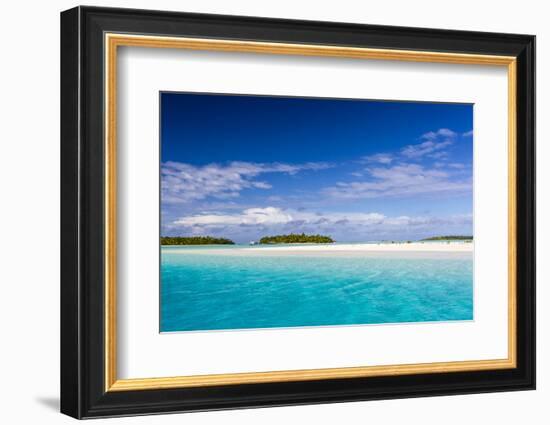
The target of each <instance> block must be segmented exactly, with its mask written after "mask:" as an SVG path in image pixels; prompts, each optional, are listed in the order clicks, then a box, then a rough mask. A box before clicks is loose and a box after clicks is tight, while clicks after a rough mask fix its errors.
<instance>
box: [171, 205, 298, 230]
mask: <svg viewBox="0 0 550 425" xmlns="http://www.w3.org/2000/svg"><path fill="white" fill-rule="evenodd" d="M290 221H292V216H291V215H290V214H287V213H285V212H283V210H282V209H280V208H275V207H267V208H248V209H246V210H244V211H242V212H241V213H239V214H198V215H192V216H188V217H182V218H180V219H178V220H176V221H175V223H174V224H178V225H182V226H190V227H192V226H210V225H257V224H284V223H288V222H290Z"/></svg>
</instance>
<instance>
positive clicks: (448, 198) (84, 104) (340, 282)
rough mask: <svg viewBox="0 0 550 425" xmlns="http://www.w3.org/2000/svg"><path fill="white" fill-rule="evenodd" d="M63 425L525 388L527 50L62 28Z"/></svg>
mask: <svg viewBox="0 0 550 425" xmlns="http://www.w3.org/2000/svg"><path fill="white" fill-rule="evenodd" d="M61 56H62V58H61V80H62V81H61V104H62V107H61V112H62V114H61V115H62V123H61V163H62V170H61V173H62V179H61V192H62V205H61V207H62V208H61V209H62V232H61V239H62V277H61V333H62V335H61V355H62V358H61V366H62V367H61V411H62V412H63V413H65V414H68V415H71V416H73V417H76V418H91V417H104V416H121V415H137V414H148V413H163V412H176V411H181V412H185V411H198V410H214V409H230V408H241V407H259V406H275V405H293V404H307V403H325V402H338V401H352V400H370V399H384V398H398V397H416V396H428V395H449V394H464V393H479V392H489V391H510V390H525V389H534V388H535V220H534V214H535V209H534V204H535V183H534V177H535V169H534V165H535V159H534V156H535V153H534V146H535V145H534V143H535V134H534V128H535V127H534V121H535V111H534V99H535V95H534V93H535V87H534V83H535V80H534V69H535V63H534V60H535V59H534V58H535V38H534V36H530V35H516V34H495V33H478V32H464V31H450V30H434V29H418V28H401V27H389V26H369V25H355V24H342V23H328V22H308V21H293V20H278V19H264V18H251V17H238V16H219V15H200V14H187V13H175V12H160V11H143V10H128V9H108V8H94V7H77V8H74V9H71V10H68V11H65V12H63V13H62V14H61Z"/></svg>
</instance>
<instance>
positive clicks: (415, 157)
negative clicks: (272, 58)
mask: <svg viewBox="0 0 550 425" xmlns="http://www.w3.org/2000/svg"><path fill="white" fill-rule="evenodd" d="M159 95H160V150H161V154H160V162H161V163H160V185H161V195H160V217H161V223H160V260H161V261H160V264H161V265H160V268H161V270H160V332H182V331H216V330H224V331H229V330H244V329H269V328H293V327H314V326H350V325H355V326H358V325H380V324H397V323H400V324H401V323H418V322H432V323H433V322H435V323H437V322H448V321H471V320H474V319H475V314H474V299H473V298H474V279H473V276H474V274H473V267H474V261H473V258H474V255H473V254H474V247H475V241H474V234H473V215H474V211H473V208H474V205H473V191H474V181H475V179H474V175H473V174H474V173H473V161H474V155H473V152H474V149H473V143H474V138H475V137H474V132H473V109H474V105H472V104H466V103H437V102H418V101H410V100H407V101H404V100H403V101H397V100H384V99H376V100H372V99H342V98H322V97H285V96H271V95H250V94H234V93H192V92H161V93H160V94H159ZM476 142H477V141H476Z"/></svg>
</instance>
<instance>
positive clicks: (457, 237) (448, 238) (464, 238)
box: [421, 235, 474, 241]
mask: <svg viewBox="0 0 550 425" xmlns="http://www.w3.org/2000/svg"><path fill="white" fill-rule="evenodd" d="M473 239H474V237H473V236H460V235H449V236H432V237H431V238H425V239H421V240H423V241H470V240H473Z"/></svg>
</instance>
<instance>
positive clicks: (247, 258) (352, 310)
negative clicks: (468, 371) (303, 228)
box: [160, 246, 473, 332]
mask: <svg viewBox="0 0 550 425" xmlns="http://www.w3.org/2000/svg"><path fill="white" fill-rule="evenodd" d="M221 248H223V249H228V247H227V246H224V247H221ZM216 249H220V247H196V246H194V247H192V250H193V251H194V253H191V252H189V251H190V249H189V248H188V247H162V249H161V306H160V307H161V325H160V327H161V329H160V330H161V331H162V332H169V331H197V330H216V329H217V330H222V329H226V330H227V329H250V328H274V327H293V326H331V325H359V324H375V323H399V322H425V321H442V320H444V321H448V320H471V319H472V318H473V282H472V281H473V274H472V273H473V261H472V258H471V256H469V255H466V256H464V255H459V256H457V257H456V258H449V257H448V256H447V257H437V256H434V257H433V258H430V256H429V254H427V256H423V257H422V258H399V257H396V256H392V257H391V258H384V257H380V256H376V257H373V258H368V257H367V258H358V257H355V258H345V257H326V256H323V257H320V256H317V257H315V256H263V255H262V256H252V255H246V254H245V252H244V251H243V252H241V253H239V255H220V254H208V252H209V250H216ZM229 249H246V248H241V247H232V248H231V247H230V248H229ZM197 250H200V253H197Z"/></svg>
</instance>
